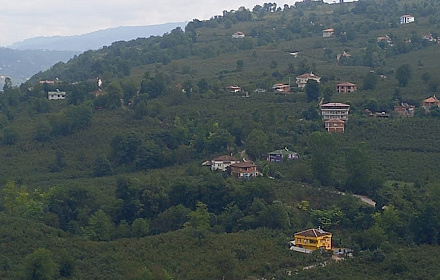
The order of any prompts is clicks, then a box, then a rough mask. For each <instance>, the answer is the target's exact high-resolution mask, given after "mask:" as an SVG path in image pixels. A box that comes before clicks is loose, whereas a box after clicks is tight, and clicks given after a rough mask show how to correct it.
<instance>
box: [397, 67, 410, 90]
mask: <svg viewBox="0 0 440 280" xmlns="http://www.w3.org/2000/svg"><path fill="white" fill-rule="evenodd" d="M411 76H412V70H411V66H410V65H409V64H403V65H400V66H399V67H398V68H397V69H396V78H397V80H398V81H399V86H402V87H406V86H407V85H408V82H409V80H410V79H411Z"/></svg>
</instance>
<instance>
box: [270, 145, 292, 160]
mask: <svg viewBox="0 0 440 280" xmlns="http://www.w3.org/2000/svg"><path fill="white" fill-rule="evenodd" d="M298 158H299V154H298V153H295V152H292V151H289V150H288V149H287V148H284V149H282V150H276V151H273V152H270V153H268V154H267V158H266V160H267V161H269V162H283V160H284V159H286V160H292V159H298Z"/></svg>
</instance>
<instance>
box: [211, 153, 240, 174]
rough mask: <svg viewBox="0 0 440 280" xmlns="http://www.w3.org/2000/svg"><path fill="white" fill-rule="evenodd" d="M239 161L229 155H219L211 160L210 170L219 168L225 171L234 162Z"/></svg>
mask: <svg viewBox="0 0 440 280" xmlns="http://www.w3.org/2000/svg"><path fill="white" fill-rule="evenodd" d="M239 162H240V161H239V160H238V159H236V158H234V157H231V156H219V157H217V158H215V159H213V160H211V170H212V171H214V170H221V171H226V169H227V168H228V167H229V166H230V165H232V164H235V163H239Z"/></svg>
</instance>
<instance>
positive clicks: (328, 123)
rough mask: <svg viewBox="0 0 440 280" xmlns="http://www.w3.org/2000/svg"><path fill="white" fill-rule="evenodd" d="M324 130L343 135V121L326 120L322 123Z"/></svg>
mask: <svg viewBox="0 0 440 280" xmlns="http://www.w3.org/2000/svg"><path fill="white" fill-rule="evenodd" d="M324 124H325V130H327V131H328V132H336V133H344V131H345V121H343V120H340V119H328V120H325V121H324Z"/></svg>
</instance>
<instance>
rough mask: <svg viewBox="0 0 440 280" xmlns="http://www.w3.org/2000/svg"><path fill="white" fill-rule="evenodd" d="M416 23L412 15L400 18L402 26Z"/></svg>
mask: <svg viewBox="0 0 440 280" xmlns="http://www.w3.org/2000/svg"><path fill="white" fill-rule="evenodd" d="M411 22H414V17H413V16H412V15H403V16H401V17H400V24H407V23H411Z"/></svg>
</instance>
